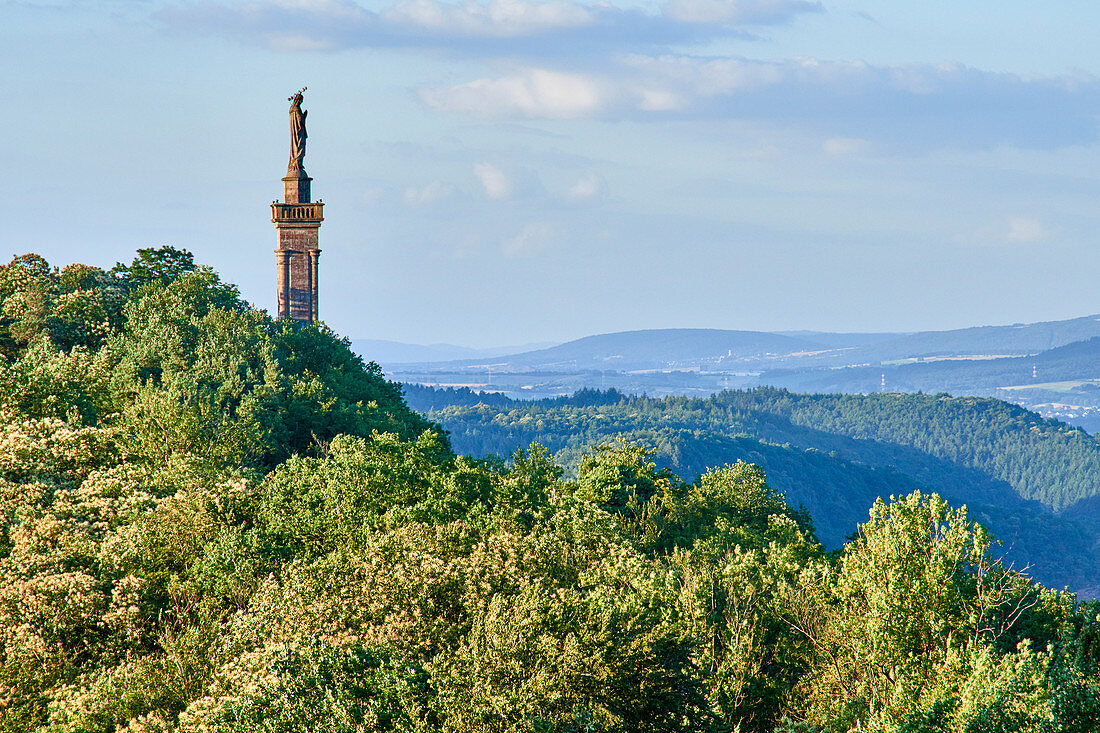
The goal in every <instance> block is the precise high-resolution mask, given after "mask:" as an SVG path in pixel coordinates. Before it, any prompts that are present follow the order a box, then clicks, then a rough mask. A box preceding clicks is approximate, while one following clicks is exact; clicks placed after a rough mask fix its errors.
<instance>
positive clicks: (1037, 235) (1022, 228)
mask: <svg viewBox="0 0 1100 733" xmlns="http://www.w3.org/2000/svg"><path fill="white" fill-rule="evenodd" d="M1005 238H1006V239H1008V241H1010V242H1017V243H1019V244H1030V243H1032V242H1039V241H1041V240H1044V239H1046V238H1047V230H1046V228H1045V227H1044V226H1043V223H1042V222H1040V221H1039V220H1038V219H1030V218H1028V217H1026V216H1010V217H1009V218H1008V234H1007V236H1006V237H1005Z"/></svg>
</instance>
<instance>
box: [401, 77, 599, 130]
mask: <svg viewBox="0 0 1100 733" xmlns="http://www.w3.org/2000/svg"><path fill="white" fill-rule="evenodd" d="M421 97H422V98H423V99H424V101H425V102H426V103H427V104H429V105H430V106H432V107H435V108H436V109H441V110H447V111H451V112H462V113H466V114H471V115H475V116H480V117H542V118H558V119H561V118H574V117H587V116H591V115H593V114H596V113H598V112H599V111H600V110H601V109H602V108H603V107H604V106H605V105H606V104H607V103H608V97H609V95H608V89H607V88H606V87H605V86H604V85H603V83H602V82H601V81H600V80H599V79H596V78H594V77H591V76H587V75H584V74H571V73H562V72H555V71H547V70H544V69H526V70H524V71H522V72H520V73H518V74H514V75H511V76H505V77H501V78H499V79H478V80H477V81H472V82H468V83H466V84H459V85H457V86H453V87H446V88H443V89H430V90H424V91H422V92H421Z"/></svg>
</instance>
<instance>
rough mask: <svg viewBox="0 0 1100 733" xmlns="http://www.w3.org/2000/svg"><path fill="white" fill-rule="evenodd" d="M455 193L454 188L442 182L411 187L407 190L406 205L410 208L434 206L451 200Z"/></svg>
mask: <svg viewBox="0 0 1100 733" xmlns="http://www.w3.org/2000/svg"><path fill="white" fill-rule="evenodd" d="M453 193H454V186H452V185H450V184H448V183H443V182H442V181H432V182H431V183H429V184H428V185H426V186H421V187H416V186H410V187H409V188H406V189H405V204H406V205H408V206H424V205H427V204H434V203H436V202H438V201H442V200H443V199H446V198H450V196H451V194H453Z"/></svg>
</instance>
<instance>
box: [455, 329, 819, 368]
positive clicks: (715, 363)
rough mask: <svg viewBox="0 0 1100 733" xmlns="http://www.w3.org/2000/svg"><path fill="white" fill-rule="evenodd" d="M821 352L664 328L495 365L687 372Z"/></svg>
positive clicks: (775, 341)
mask: <svg viewBox="0 0 1100 733" xmlns="http://www.w3.org/2000/svg"><path fill="white" fill-rule="evenodd" d="M822 348H823V347H822V345H821V344H819V343H817V342H814V341H811V340H808V339H803V338H796V337H793V336H783V335H780V334H775V333H767V332H763V331H723V330H719V329H707V328H665V329H653V330H645V331H622V332H619V333H605V334H599V335H597V336H587V337H585V338H581V339H577V340H575V341H569V342H567V343H564V344H561V345H559V346H553V347H551V348H548V349H539V350H536V351H528V352H525V353H519V354H509V355H502V356H500V357H499V358H498V359H497V360H496V363H498V364H501V365H502V366H506V367H507V368H510V369H524V368H528V369H531V368H538V369H559V370H568V371H575V370H591V369H596V370H599V369H615V370H619V371H628V370H633V369H668V368H692V367H697V366H699V365H704V364H705V365H708V366H710V367H712V368H721V365H722V364H723V363H724V362H727V361H728V362H729V364H730V365H731V366H732V365H733V364H734V363H735V362H736V361H737V360H744V359H746V358H748V357H763V356H765V355H768V354H771V355H777V356H781V355H787V354H792V353H796V352H801V351H820V350H821V349H822ZM467 363H469V362H467ZM469 364H470V365H471V366H473V364H472V363H469Z"/></svg>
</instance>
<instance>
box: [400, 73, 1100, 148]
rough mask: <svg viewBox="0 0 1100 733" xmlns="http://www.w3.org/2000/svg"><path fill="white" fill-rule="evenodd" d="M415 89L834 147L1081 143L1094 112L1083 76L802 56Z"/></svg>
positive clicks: (483, 105) (468, 104) (546, 112)
mask: <svg viewBox="0 0 1100 733" xmlns="http://www.w3.org/2000/svg"><path fill="white" fill-rule="evenodd" d="M421 94H422V98H423V99H424V101H425V102H426V103H427V104H429V105H430V106H432V107H434V108H436V109H439V110H445V111H452V112H459V113H463V114H470V115H475V116H480V117H490V118H491V117H498V118H533V119H537V118H543V119H574V118H599V117H603V118H624V117H630V118H634V119H648V118H653V117H659V116H662V115H664V116H672V117H674V118H676V119H685V118H692V119H729V120H742V121H764V122H766V123H768V124H772V125H777V126H782V127H785V128H789V129H793V128H803V129H806V130H809V131H812V132H813V134H815V135H817V136H819V137H820V138H823V139H826V140H829V141H831V142H829V143H826V147H825V151H826V152H827V153H829V154H833V155H837V154H846V155H855V154H867V153H869V152H871V151H872V149H873V150H879V149H883V150H906V149H922V148H923V149H936V148H952V147H962V148H971V149H992V148H996V147H1001V146H1009V147H1020V148H1032V149H1050V148H1056V147H1060V146H1065V145H1080V144H1088V143H1092V142H1095V141H1096V140H1097V139H1098V126H1097V123H1096V120H1097V118H1100V80H1098V79H1097V78H1096V77H1091V76H1087V75H1075V76H1072V77H1067V76H1055V77H1052V76H1037V75H1020V74H1010V73H994V72H987V71H982V70H980V69H974V68H971V67H967V66H962V65H960V64H940V65H932V64H910V65H897V66H889V65H884V66H876V65H872V64H868V63H865V62H862V61H823V60H819V59H813V58H792V59H779V60H756V59H747V58H741V57H718V58H715V57H710V58H705V57H698V56H688V55H682V54H660V55H645V54H633V55H629V56H621V57H618V58H616V59H614V60H612V61H610V62H607V63H603V64H601V65H600V67H599V70H598V71H592V72H589V73H585V72H578V71H572V70H571V71H568V72H566V71H556V70H553V69H549V68H544V67H521V68H518V69H515V70H513V71H511V72H509V73H506V74H505V75H503V76H500V77H497V78H486V79H478V80H476V81H473V82H469V83H465V84H458V85H455V86H451V87H445V88H439V89H430V90H424V91H422V92H421ZM853 132H855V133H857V134H855V135H853V134H852V133H853ZM857 140H859V141H864V142H865V143H866V146H864V143H857V142H855V141H857Z"/></svg>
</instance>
